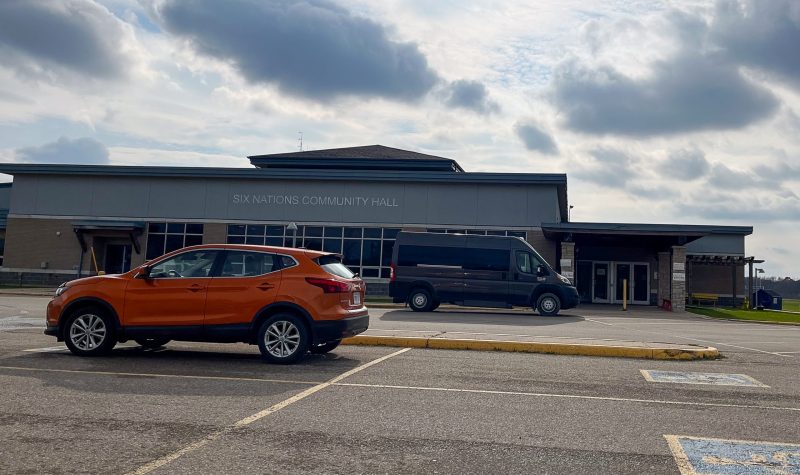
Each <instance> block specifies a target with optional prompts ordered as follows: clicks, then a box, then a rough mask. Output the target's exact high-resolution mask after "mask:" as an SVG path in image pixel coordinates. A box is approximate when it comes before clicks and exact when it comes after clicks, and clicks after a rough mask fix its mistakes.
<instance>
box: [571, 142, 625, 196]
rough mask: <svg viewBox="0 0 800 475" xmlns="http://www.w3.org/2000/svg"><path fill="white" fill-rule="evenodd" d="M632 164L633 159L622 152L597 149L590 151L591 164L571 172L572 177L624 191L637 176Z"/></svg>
mask: <svg viewBox="0 0 800 475" xmlns="http://www.w3.org/2000/svg"><path fill="white" fill-rule="evenodd" d="M633 163H634V159H633V158H631V157H630V156H629V155H627V154H626V153H624V152H622V151H619V150H615V149H597V150H594V151H592V162H591V164H590V165H589V166H584V167H582V168H579V169H577V170H576V171H574V172H572V176H574V177H575V178H578V179H579V180H583V181H588V182H590V183H595V184H598V185H601V186H605V187H609V188H617V189H625V188H626V186H627V185H628V183H629V182H630V181H631V180H633V179H635V178H636V177H637V176H638V173H636V172H635V171H634V168H633V167H632V164H633Z"/></svg>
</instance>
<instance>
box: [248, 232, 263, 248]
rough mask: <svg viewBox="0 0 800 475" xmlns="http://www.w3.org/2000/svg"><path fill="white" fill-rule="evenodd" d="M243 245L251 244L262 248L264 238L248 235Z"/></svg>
mask: <svg viewBox="0 0 800 475" xmlns="http://www.w3.org/2000/svg"><path fill="white" fill-rule="evenodd" d="M244 242H245V244H251V245H254V246H263V245H264V236H263V235H261V236H251V235H248V236H247V238H246V239H245V240H244Z"/></svg>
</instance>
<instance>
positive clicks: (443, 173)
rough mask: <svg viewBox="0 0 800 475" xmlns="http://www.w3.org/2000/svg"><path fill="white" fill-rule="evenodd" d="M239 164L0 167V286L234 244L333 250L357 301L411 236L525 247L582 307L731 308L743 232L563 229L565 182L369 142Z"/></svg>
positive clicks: (739, 293)
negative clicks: (510, 241)
mask: <svg viewBox="0 0 800 475" xmlns="http://www.w3.org/2000/svg"><path fill="white" fill-rule="evenodd" d="M249 159H250V162H251V164H252V165H253V167H252V168H211V167H202V168H201V167H166V166H164V167H162V166H105V165H103V166H101V165H50V164H16V163H15V164H0V173H5V174H9V175H12V176H13V186H8V185H5V186H4V187H0V215H2V214H3V211H2V210H3V209H7V212H6V213H5V214H6V215H7V217H6V218H5V220H3V217H2V216H0V223H2V224H3V228H2V229H0V237H4V238H5V246H4V250H3V252H2V254H1V255H2V256H3V262H2V267H0V282H6V283H20V284H26V283H40V284H44V283H48V284H53V283H60V282H62V281H65V280H69V279H72V278H75V277H77V276H85V275H89V274H94V273H96V272H98V271H103V272H106V273H119V272H124V271H127V270H129V269H130V268H132V267H135V266H137V265H139V264H141V263H143V262H145V261H146V260H148V259H152V258H154V257H158V256H160V255H162V254H164V253H165V252H170V251H172V250H174V249H179V248H181V247H184V246H189V245H194V244H201V243H248V244H266V245H276V246H296V247H301V246H302V247H306V248H309V249H321V250H325V251H330V252H336V253H341V254H342V255H343V256H344V262H345V264H346V265H348V266H350V267H351V268H352V269H353V270H354V271H356V272H358V273H359V274H360V275H361V276H362V277H364V279H365V280H366V281H367V282H368V283H369V285H368V289H369V292H371V293H385V292H386V290H387V286H388V285H387V284H388V278H389V266H390V259H391V249H392V246H393V244H394V238H395V236H396V235H397V233H398V232H399V231H401V230H414V231H430V232H444V233H467V234H499V235H510V236H518V237H521V238H523V239H526V240H527V241H528V242H529V243H531V245H533V246H534V247H535V248H536V249H537V250H538V251H539V252H540V254H542V256H543V257H545V259H547V260H548V262H549V263H550V264H551V265H552V266H553V267H555V268H556V269H557V270H559V272H561V273H562V274H564V275H565V276H567V277H569V278H570V279H573V281H574V282H575V283H576V286H577V287H578V289H579V291H580V294H581V298H582V300H583V301H584V302H607V303H615V302H621V301H622V299H623V290H622V285H623V280H626V281H627V283H626V285H627V288H628V300H629V301H631V302H632V303H634V304H642V305H656V304H658V305H661V304H663V303H664V302H665V301H669V302H671V304H672V305H673V306H674V307H677V308H682V307H683V305H684V302H685V301H686V300H687V298H688V296H689V294H691V293H709V294H714V295H717V296H718V298H719V299H720V301H721V303H723V304H724V303H729V304H732V303H734V302H736V301H737V300H739V301H740V300H741V299H743V298H744V293H745V292H744V290H745V288H744V265H745V264H747V263H748V262H750V261H751V260H752V259H751V258H747V257H746V256H745V236H748V235H750V234H752V232H753V228H752V227H749V226H712V225H675V224H616V223H575V222H570V221H569V213H568V211H569V204H568V201H567V176H566V175H565V174H542V173H484V172H467V171H465V170H464V169H463V168H462V167H461V166H460V165H459V164H458V163H457V162H456V161H455V160H452V159H449V158H444V157H437V156H432V155H426V154H421V153H416V152H411V151H407V150H400V149H395V148H390V147H384V146H380V145H372V146H363V147H350V148H338V149H329V150H314V151H303V152H293V153H283V154H271V155H257V156H251V157H249ZM4 196H5V198H4ZM4 200H5V201H4ZM4 206H5V208H3V207H4ZM292 223H293V224H295V225H296V226H297V229H296V231H295V230H293V228H294V226H290V224H292ZM748 259H750V260H748Z"/></svg>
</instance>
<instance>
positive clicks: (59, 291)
mask: <svg viewBox="0 0 800 475" xmlns="http://www.w3.org/2000/svg"><path fill="white" fill-rule="evenodd" d="M68 288H69V287H67V283H66V282H65V283H63V284H61V285H59V286H58V288H57V289H56V297H58V296H59V295H61V294H63V293H64V291H66V290H67V289H68Z"/></svg>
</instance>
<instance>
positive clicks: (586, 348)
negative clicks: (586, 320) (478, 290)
mask: <svg viewBox="0 0 800 475" xmlns="http://www.w3.org/2000/svg"><path fill="white" fill-rule="evenodd" d="M342 344H343V345H360V346H397V347H408V348H433V349H443V350H474V351H505V352H513V353H546V354H554V355H578V356H606V357H619V358H642V359H651V360H700V359H715V358H719V356H720V354H719V351H718V350H717V349H716V348H712V347H705V348H703V347H698V348H697V349H692V348H640V347H631V346H616V345H584V344H580V343H538V342H527V341H496V340H461V339H451V338H420V337H395V336H370V335H358V336H354V337H352V338H345V339H344V340H342Z"/></svg>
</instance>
